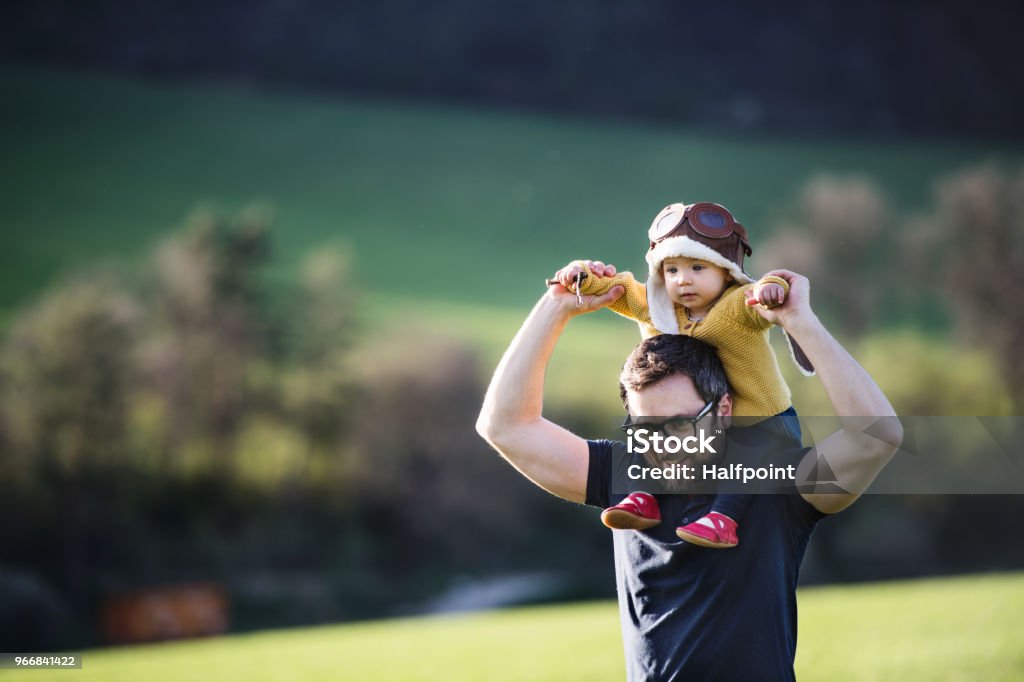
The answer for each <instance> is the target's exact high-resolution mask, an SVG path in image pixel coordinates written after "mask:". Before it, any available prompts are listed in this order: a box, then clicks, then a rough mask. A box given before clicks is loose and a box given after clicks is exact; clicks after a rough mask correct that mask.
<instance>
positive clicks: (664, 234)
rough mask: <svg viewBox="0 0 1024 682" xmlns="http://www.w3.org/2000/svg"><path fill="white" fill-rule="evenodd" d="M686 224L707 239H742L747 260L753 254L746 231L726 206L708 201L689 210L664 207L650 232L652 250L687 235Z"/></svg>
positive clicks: (679, 206)
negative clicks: (670, 239)
mask: <svg viewBox="0 0 1024 682" xmlns="http://www.w3.org/2000/svg"><path fill="white" fill-rule="evenodd" d="M687 224H688V225H689V227H690V229H692V230H693V231H694V232H696V233H697V234H699V235H700V236H702V237H705V238H707V239H726V238H728V237H731V236H732V235H733V234H735V235H736V236H737V237H738V238H739V242H740V244H741V245H742V248H743V252H744V253H745V254H746V255H748V256H749V255H750V254H751V253H752V251H751V248H750V244H749V243H748V242H747V230H746V228H744V227H743V226H742V225H740V224H739V223H738V222H736V219H735V218H733V217H732V213H730V212H729V209H727V208H726V207H725V206H722V205H720V204H713V203H711V202H708V201H702V202H699V203H696V204H690V205H688V206H684V205H682V204H672V205H671V206H667V207H665V208H664V209H663V210H662V211H661V213H659V214H658V215H657V216H655V218H654V222H652V223H651V227H650V229H649V230H647V237H648V238H649V239H650V240H651V248H654V246H655V245H656V244H657V243H658V242H661V241H664V240H666V239H668V238H669V237H674V236H677V235H680V236H681V235H685V234H686V232H687V230H686V226H687Z"/></svg>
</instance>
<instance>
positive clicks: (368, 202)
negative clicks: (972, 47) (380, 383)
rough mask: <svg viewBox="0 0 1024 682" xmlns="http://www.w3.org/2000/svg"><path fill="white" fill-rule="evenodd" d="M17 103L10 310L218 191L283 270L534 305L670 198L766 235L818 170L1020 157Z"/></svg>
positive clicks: (281, 108) (25, 92) (181, 88)
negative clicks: (326, 270) (255, 223)
mask: <svg viewBox="0 0 1024 682" xmlns="http://www.w3.org/2000/svg"><path fill="white" fill-rule="evenodd" d="M0 99H2V101H3V102H4V106H3V107H2V108H0V148H2V149H3V150H4V151H3V154H2V155H0V224H2V225H3V229H2V230H0V313H3V312H7V311H8V309H9V308H10V307H11V306H13V305H16V304H17V303H19V302H21V301H22V300H24V299H25V298H26V297H27V296H28V295H30V294H32V293H33V292H35V291H38V289H39V288H40V287H42V286H44V285H45V284H46V283H47V282H48V281H49V280H50V279H51V278H52V277H53V276H54V274H55V273H58V272H60V271H62V270H64V269H67V268H73V267H76V266H80V265H82V264H86V263H92V262H94V261H96V260H97V259H129V258H131V257H133V256H137V255H139V254H141V253H144V252H145V250H146V249H147V248H148V247H149V246H151V245H152V244H153V242H154V241H155V240H156V239H158V238H159V236H160V235H161V234H163V233H165V232H167V231H168V230H172V229H175V228H176V227H178V226H180V225H181V224H182V222H183V219H184V217H185V216H186V215H187V214H188V213H189V212H190V211H191V210H192V209H193V208H194V207H196V206H198V205H201V204H207V205H212V206H220V207H225V208H228V209H231V208H234V207H238V206H241V205H244V204H246V203H249V202H263V203H265V204H269V205H270V206H272V207H273V209H274V213H275V215H276V218H275V221H274V229H275V243H276V245H277V248H278V255H279V260H278V263H279V265H278V270H277V273H276V274H277V276H279V277H281V278H288V277H290V276H291V275H292V274H293V273H294V269H295V266H296V264H297V263H298V261H299V259H300V258H301V256H302V255H303V254H305V253H307V252H309V251H310V250H311V249H315V248H317V247H318V246H321V245H324V244H327V243H341V244H345V245H347V246H349V247H350V248H352V249H353V250H354V252H355V254H356V257H357V258H356V263H357V267H358V270H359V274H360V276H361V279H362V281H363V283H364V287H365V288H366V289H367V290H368V291H370V292H372V293H390V294H395V295H399V296H402V297H404V298H406V299H407V300H410V301H415V302H417V303H420V302H423V301H456V302H474V303H485V304H494V303H495V302H497V303H500V304H511V305H529V304H530V302H532V300H533V299H534V298H535V296H536V295H537V293H538V291H539V290H540V282H541V280H542V278H543V277H544V276H545V275H547V274H548V273H549V272H550V271H552V270H553V269H554V267H555V266H557V265H560V264H562V263H564V262H565V261H567V260H568V259H569V258H571V257H597V258H604V259H607V260H613V261H615V262H616V263H617V264H618V265H620V267H622V268H631V269H634V270H639V269H641V268H642V266H643V260H642V258H643V252H644V247H645V242H644V236H645V234H646V229H647V225H648V224H649V221H650V219H651V217H653V215H654V214H655V213H656V212H657V211H658V209H660V208H661V207H662V206H664V205H665V204H667V203H669V202H670V201H676V200H680V199H685V200H696V198H698V197H700V198H704V199H713V200H717V201H721V202H722V203H725V204H726V205H728V206H729V207H730V208H732V209H733V210H734V212H735V213H736V215H737V216H739V217H740V219H741V220H743V222H744V223H745V224H746V225H747V227H748V229H749V230H750V231H751V235H752V238H753V242H754V245H755V249H756V246H757V244H758V235H759V234H762V235H763V234H765V232H767V231H770V230H771V229H772V228H773V226H774V224H775V222H776V220H777V219H778V218H779V217H780V216H781V215H782V214H784V213H786V211H785V210H784V208H785V206H786V203H787V202H790V201H792V200H793V198H794V197H795V195H796V193H797V191H798V189H799V188H800V186H801V185H802V184H803V183H804V182H805V181H806V180H807V179H808V178H810V177H811V176H813V175H814V174H816V173H819V172H832V173H841V174H848V173H857V174H862V175H866V176H870V177H872V178H874V179H876V180H877V181H878V182H879V184H880V185H881V186H882V187H884V188H885V191H886V192H887V193H888V194H889V195H890V196H891V197H892V198H893V200H894V201H895V202H896V203H897V205H899V206H900V207H901V208H904V209H920V208H922V207H923V205H924V204H925V202H926V199H927V197H928V194H929V192H930V191H931V187H932V184H933V182H934V181H935V180H936V179H937V178H939V177H941V176H943V175H944V174H947V173H949V172H950V171H953V170H956V169H959V168H961V167H963V166H965V165H967V164H974V163H978V162H979V161H982V160H985V159H988V158H1002V159H1006V160H1016V159H1019V158H1020V157H1021V154H1020V151H1021V150H1020V149H1019V148H1014V147H1012V146H1010V147H1007V146H1006V145H1002V146H996V145H994V144H988V145H985V144H980V143H978V144H959V143H951V142H949V143H945V142H944V143H939V142H934V141H918V142H912V143H911V142H899V141H889V142H872V141H866V140H861V139H806V140H800V139H778V138H772V137H766V136H760V137H722V136H717V137H716V136H709V135H701V134H695V133H693V132H690V131H685V130H676V129H672V128H667V127H662V128H649V127H642V126H635V125H634V126H629V125H622V124H617V125H616V124H611V123H593V122H584V121H579V120H572V119H557V118H541V117H535V116H527V115H513V114H501V113H496V112H488V111H479V110H470V109H464V108H455V107H442V106H426V105H417V106H411V105H405V104H401V103H395V102H387V101H381V100H366V99H361V98H353V97H344V96H341V95H338V96H333V97H326V96H315V95H308V94H307V95H302V94H294V93H293V94H289V93H277V94H269V93H263V92H253V91H248V90H245V89H230V88H223V87H220V88H217V87H212V86H203V85H188V84H175V83H152V82H150V83H146V82H137V81H131V80H123V79H118V78H113V77H107V76H98V75H87V74H67V73H59V72H49V71H32V70H17V69H7V70H0ZM756 258H757V256H756V253H755V256H754V263H753V268H754V269H755V270H756V269H758V264H757V261H756Z"/></svg>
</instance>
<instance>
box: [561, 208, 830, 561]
mask: <svg viewBox="0 0 1024 682" xmlns="http://www.w3.org/2000/svg"><path fill="white" fill-rule="evenodd" d="M648 237H649V239H650V247H649V249H648V251H647V264H648V268H649V272H648V276H647V283H646V286H645V285H644V284H641V283H639V282H637V280H636V279H635V278H634V277H633V275H632V274H630V273H628V272H623V273H619V274H613V275H611V276H597V274H599V273H593V272H592V271H591V270H590V268H589V267H588V266H587V265H586V264H585V263H583V262H582V261H576V262H574V263H572V264H570V265H568V266H566V267H565V268H563V269H562V270H560V271H559V272H558V273H557V274H556V276H555V281H557V282H558V283H560V284H562V285H563V286H565V287H566V288H568V289H570V290H575V291H576V293H577V294H578V295H600V294H603V293H605V292H607V291H608V290H609V289H611V288H612V287H614V286H617V285H621V286H623V287H624V288H625V290H626V291H625V293H624V294H623V295H622V296H621V297H620V298H619V299H617V300H616V301H615V302H614V303H612V304H611V305H610V306H609V307H610V308H611V309H612V310H614V311H615V312H617V313H619V314H620V315H623V316H625V317H628V318H630V319H633V320H636V321H637V322H638V323H639V325H640V331H641V334H642V335H643V337H644V338H648V337H650V336H656V335H658V334H686V335H688V336H693V337H696V338H699V339H702V340H703V341H706V342H707V343H709V344H711V345H712V346H715V347H716V348H717V349H718V354H719V357H720V359H721V361H722V365H723V366H724V367H725V372H726V375H727V377H728V380H729V386H730V395H731V397H732V400H733V414H734V415H735V416H737V417H748V418H750V419H748V420H747V421H748V422H758V421H763V420H765V419H768V418H773V415H774V422H775V423H773V426H774V427H775V429H776V430H781V431H782V432H783V434H784V435H786V436H788V437H790V438H794V439H795V440H797V441H799V440H800V433H799V425H798V422H797V418H796V412H795V411H794V410H793V406H792V404H791V401H790V393H789V387H788V386H786V383H785V381H784V380H783V378H782V374H781V373H780V372H779V366H778V363H777V362H776V359H775V354H774V353H773V352H772V349H771V347H770V346H769V344H768V328H769V327H770V326H771V323H770V322H768V321H767V320H765V319H764V318H763V317H762V316H761V315H760V314H758V312H757V311H756V310H754V308H753V307H752V306H751V305H748V303H747V296H746V293H745V292H747V291H748V290H749V291H750V292H751V296H752V299H755V300H756V301H757V303H758V304H760V305H762V306H765V307H774V306H777V305H781V304H782V303H783V301H785V298H786V295H787V294H788V292H789V284H788V282H786V280H785V279H783V278H781V277H777V276H773V275H771V274H769V275H766V276H764V277H762V278H761V279H760V280H758V281H757V282H754V281H753V279H752V278H751V277H750V276H749V275H747V273H746V272H745V271H744V270H743V258H744V256H749V255H751V253H752V251H751V248H750V244H749V243H748V241H747V231H746V229H744V227H743V226H742V225H740V224H739V223H738V222H736V220H735V219H734V218H733V216H732V214H731V213H730V212H729V210H728V209H726V208H725V207H724V206H720V205H719V204H713V203H707V202H704V203H697V204H690V205H684V204H672V205H670V206H667V207H666V208H665V209H663V210H662V211H661V212H660V213H659V214H658V215H657V216H656V217H655V218H654V222H653V223H651V227H650V229H649V230H648ZM600 274H603V271H602V273H600ZM787 340H788V341H789V344H790V351H791V352H792V354H793V359H794V361H795V362H796V363H797V365H798V366H799V367H800V368H801V370H802V371H803V372H804V374H806V375H808V376H810V375H812V374H813V372H814V368H813V367H812V366H811V364H810V362H809V361H808V360H807V358H806V356H804V354H803V352H802V351H801V350H800V348H799V346H797V345H796V343H795V342H793V340H792V339H789V338H788V337H787ZM651 416H653V415H651ZM751 499H752V497H751V495H732V494H721V495H717V496H716V497H715V500H714V502H713V504H712V506H711V511H710V512H709V513H708V514H707V515H706V516H704V517H702V518H700V519H698V520H697V521H695V522H693V523H690V524H688V525H685V526H680V527H679V528H677V529H676V534H677V535H678V536H679V537H680V538H682V539H683V540H686V541H688V542H692V543H694V544H697V545H701V546H704V547H712V548H728V547H735V546H736V545H737V544H738V543H739V538H738V535H737V530H738V526H739V523H740V521H741V520H742V517H743V513H744V512H745V511H746V508H747V507H748V506H749V504H750V500H751ZM601 520H602V522H604V524H605V525H606V526H608V527H609V528H615V529H646V528H652V527H653V526H656V525H657V524H659V523H660V522H661V515H660V512H659V510H658V503H657V500H656V499H655V498H654V496H653V495H650V494H648V493H645V492H634V493H631V494H630V495H628V496H627V497H626V498H625V499H624V500H623V501H622V502H620V503H619V504H617V505H615V506H613V507H609V508H608V509H605V510H604V512H603V513H602V514H601Z"/></svg>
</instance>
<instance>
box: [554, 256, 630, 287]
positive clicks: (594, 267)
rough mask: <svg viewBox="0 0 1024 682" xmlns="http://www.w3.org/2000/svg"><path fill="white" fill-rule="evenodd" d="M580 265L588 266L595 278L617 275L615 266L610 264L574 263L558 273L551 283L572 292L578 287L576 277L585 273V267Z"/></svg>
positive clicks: (588, 261) (595, 261)
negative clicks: (555, 283) (573, 288)
mask: <svg viewBox="0 0 1024 682" xmlns="http://www.w3.org/2000/svg"><path fill="white" fill-rule="evenodd" d="M580 263H584V264H586V266H587V268H589V269H590V272H592V273H593V274H594V277H611V276H612V275H614V274H615V266H614V265H612V264H610V263H609V264H608V265H605V264H604V263H602V262H601V261H599V260H585V261H573V262H572V263H569V264H568V265H566V266H565V267H564V268H562V269H561V270H559V271H558V272H556V273H555V276H554V277H553V278H552V279H551V280H550V281H552V282H557V283H558V284H561V285H562V286H563V287H565V288H566V289H570V290H572V287H575V286H576V277H578V276H579V274H580V273H581V272H583V267H582V266H581V265H580Z"/></svg>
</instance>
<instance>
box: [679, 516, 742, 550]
mask: <svg viewBox="0 0 1024 682" xmlns="http://www.w3.org/2000/svg"><path fill="white" fill-rule="evenodd" d="M676 535H678V536H679V537H681V538H682V539H683V540H686V541H687V542H692V543H693V544H695V545H700V546H701V547H712V548H715V549H728V548H729V547H735V546H736V545H738V544H740V539H739V538H738V537H736V522H735V521H733V520H732V519H730V518H729V517H728V516H726V515H725V514H719V513H718V512H711V513H710V514H708V515H707V516H704V517H701V518H699V519H697V520H696V521H694V522H693V523H691V524H688V525H686V526H680V527H679V528H676Z"/></svg>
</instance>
